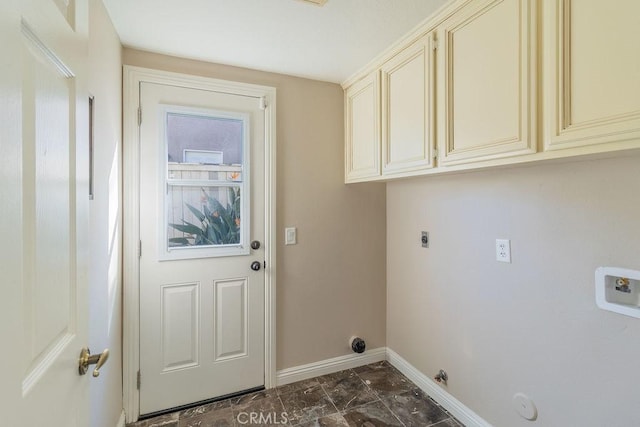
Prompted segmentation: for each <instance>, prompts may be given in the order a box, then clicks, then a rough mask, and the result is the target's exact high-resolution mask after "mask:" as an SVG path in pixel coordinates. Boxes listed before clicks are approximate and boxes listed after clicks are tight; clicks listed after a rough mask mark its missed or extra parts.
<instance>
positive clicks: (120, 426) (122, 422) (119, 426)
mask: <svg viewBox="0 0 640 427" xmlns="http://www.w3.org/2000/svg"><path fill="white" fill-rule="evenodd" d="M125 420H126V417H125V415H124V410H122V413H121V414H120V419H119V420H118V424H116V427H124V426H125Z"/></svg>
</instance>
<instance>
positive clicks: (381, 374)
mask: <svg viewBox="0 0 640 427" xmlns="http://www.w3.org/2000/svg"><path fill="white" fill-rule="evenodd" d="M368 366H371V365H368ZM357 374H358V376H359V377H360V378H362V380H363V381H364V383H365V384H367V385H368V386H369V387H371V389H373V390H374V391H375V392H376V393H377V394H378V396H380V397H387V396H393V395H396V394H401V393H405V392H407V391H410V390H412V389H414V388H415V384H413V383H412V382H411V381H409V379H408V378H407V377H405V376H404V375H402V374H401V373H400V372H398V371H397V370H396V369H395V368H393V367H391V366H389V367H380V368H377V369H370V370H366V371H361V372H358V373H357Z"/></svg>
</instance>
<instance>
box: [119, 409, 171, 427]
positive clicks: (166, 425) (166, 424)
mask: <svg viewBox="0 0 640 427" xmlns="http://www.w3.org/2000/svg"><path fill="white" fill-rule="evenodd" d="M127 427H178V413H177V412H175V413H173V414H168V415H161V416H159V417H155V418H149V419H148V420H144V421H138V422H137V423H133V424H128V425H127Z"/></svg>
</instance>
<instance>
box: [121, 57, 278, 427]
mask: <svg viewBox="0 0 640 427" xmlns="http://www.w3.org/2000/svg"><path fill="white" fill-rule="evenodd" d="M142 82H146V83H157V84H165V85H172V86H181V87H186V88H192V89H201V90H210V91H217V92H225V93H230V94H236V95H244V96H251V97H255V98H256V102H259V100H260V99H261V98H262V99H264V101H265V104H266V108H265V147H264V148H265V165H264V167H265V184H264V192H265V248H266V251H265V261H266V263H267V264H266V265H267V268H266V269H265V270H264V271H265V307H264V309H265V330H264V344H265V345H264V348H265V354H264V363H265V364H264V382H265V384H264V386H265V388H273V387H275V386H276V294H275V292H276V248H275V242H276V239H275V236H276V89H275V88H273V87H269V86H259V85H253V84H248V83H238V82H232V81H227V80H218V79H212V78H207V77H199V76H192V75H187V74H181V73H173V72H168V71H160V70H153V69H149V68H142V67H135V66H129V65H125V66H124V67H123V149H122V154H123V171H122V172H123V184H124V188H123V192H122V197H123V200H122V205H123V230H122V235H123V239H122V245H123V248H122V251H123V266H122V267H123V269H122V276H123V277H122V280H123V292H124V295H123V331H122V344H123V360H122V371H123V378H122V382H123V406H124V410H125V414H126V420H127V422H128V423H130V422H134V421H137V420H138V417H139V415H140V392H139V390H138V387H137V374H138V371H139V369H140V316H139V314H140V300H139V285H140V259H139V242H140V225H139V224H140V181H139V169H140V140H139V127H138V108H139V100H140V84H141V83H142ZM146 250H154V249H153V248H147V249H146Z"/></svg>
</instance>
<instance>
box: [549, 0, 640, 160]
mask: <svg viewBox="0 0 640 427" xmlns="http://www.w3.org/2000/svg"><path fill="white" fill-rule="evenodd" d="M543 5H544V38H545V42H544V56H543V57H544V60H545V68H544V72H545V74H544V76H545V104H544V107H545V114H544V116H545V119H544V132H545V138H544V140H545V149H546V150H555V149H563V148H574V147H579V146H586V145H594V144H602V143H609V142H614V141H624V140H629V139H638V138H640V54H639V52H640V29H639V28H640V20H639V17H640V2H639V1H638V0H616V1H615V2H614V3H611V2H607V1H602V0H574V1H571V0H555V1H547V2H544V3H543Z"/></svg>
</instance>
